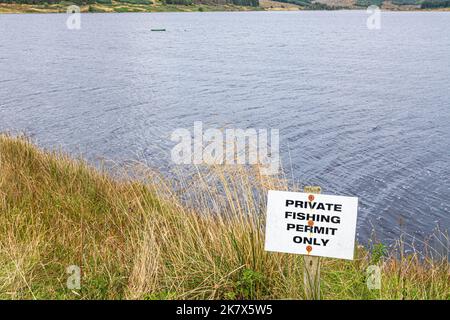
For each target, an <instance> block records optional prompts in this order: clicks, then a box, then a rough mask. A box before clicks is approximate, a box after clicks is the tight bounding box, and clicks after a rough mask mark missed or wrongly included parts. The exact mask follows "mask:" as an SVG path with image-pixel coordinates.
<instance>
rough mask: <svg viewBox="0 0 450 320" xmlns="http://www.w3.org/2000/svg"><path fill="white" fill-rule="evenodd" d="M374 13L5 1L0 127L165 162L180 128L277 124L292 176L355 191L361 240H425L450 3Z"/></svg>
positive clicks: (442, 211) (447, 67)
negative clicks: (373, 235)
mask: <svg viewBox="0 0 450 320" xmlns="http://www.w3.org/2000/svg"><path fill="white" fill-rule="evenodd" d="M367 16H368V15H367V14H366V13H365V12H363V11H361V12H348V11H341V12H250V13H161V14H84V15H82V17H81V18H82V25H81V26H82V29H81V30H79V31H73V30H68V29H67V28H66V26H65V22H66V19H67V16H66V15H30V14H27V15H0V36H1V37H0V131H7V130H11V131H15V132H17V131H21V132H26V133H27V134H29V135H31V136H33V137H34V138H35V139H37V141H38V142H39V143H40V144H41V145H42V146H45V147H52V148H54V147H60V146H62V147H63V149H64V150H67V151H69V152H71V153H72V154H75V155H79V154H80V153H82V154H84V155H85V156H86V157H87V158H88V159H90V160H91V161H95V160H96V159H98V157H104V158H106V159H112V160H115V161H118V162H120V161H125V160H130V159H139V160H145V161H147V162H148V163H149V164H152V165H154V166H158V167H160V168H162V169H163V170H166V172H167V170H169V168H170V167H171V166H172V164H171V161H170V148H171V147H172V146H173V143H172V142H171V141H170V135H171V133H172V131H173V130H174V128H179V127H182V128H192V126H193V122H194V121H203V123H204V126H205V127H215V128H224V127H231V128H248V127H254V128H278V129H280V134H281V140H280V145H281V151H282V155H283V163H284V166H285V167H288V168H289V169H292V172H291V173H292V174H293V175H294V176H295V178H296V179H298V180H299V181H301V182H302V183H304V184H314V185H315V184H318V185H321V186H323V188H324V192H325V193H329V194H342V195H355V196H358V197H359V198H360V213H359V218H358V233H359V238H360V239H366V238H367V237H368V236H369V234H370V230H371V229H372V227H375V229H377V231H378V235H379V236H380V237H381V239H382V240H384V241H389V240H390V239H392V238H396V237H397V235H398V233H399V231H400V229H401V230H402V231H404V232H406V233H407V234H408V235H409V236H410V237H415V238H417V239H419V240H421V239H423V238H424V236H427V235H429V234H431V233H432V231H433V229H434V228H435V227H436V226H437V225H440V227H441V229H443V230H448V228H449V226H450V165H449V164H450V36H449V34H450V13H438V12H434V13H431V12H426V13H418V12H417V13H383V14H382V17H381V18H382V21H381V27H382V28H381V30H368V29H367V27H366V19H367ZM151 28H166V29H167V32H151V31H150V29H151ZM191 130H192V129H191ZM289 154H290V155H289ZM291 166H292V168H291Z"/></svg>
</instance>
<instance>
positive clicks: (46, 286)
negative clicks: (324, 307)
mask: <svg viewBox="0 0 450 320" xmlns="http://www.w3.org/2000/svg"><path fill="white" fill-rule="evenodd" d="M125 171H127V172H130V170H122V171H121V172H120V173H117V176H116V177H114V178H113V177H111V176H110V175H109V174H106V173H104V172H99V171H98V170H95V169H93V168H91V167H89V166H88V165H86V164H85V163H84V162H82V161H75V160H72V159H70V158H68V157H67V156H64V155H61V154H58V153H48V152H44V151H42V150H40V149H38V148H36V147H35V146H34V145H33V144H31V143H30V142H28V141H27V140H24V139H18V138H12V137H9V136H4V135H3V136H0V298H2V299H11V298H16V299H44V298H47V299H93V298H99V299H130V298H135V299H178V298H187V299H197V298H206V299H210V298H211V299H217V298H225V299H241V298H254V299H263V298H274V299H282V298H289V299H291V298H292V299H303V298H304V292H303V284H302V279H303V271H302V259H301V257H299V256H294V255H287V254H276V253H268V252H265V251H264V250H263V238H264V233H263V226H264V218H263V217H264V214H262V213H263V212H264V203H265V198H264V197H258V196H257V195H258V194H259V192H255V191H262V193H261V194H264V190H267V189H269V188H277V189H286V184H285V180H283V179H281V178H270V179H269V178H263V177H260V176H258V174H257V173H251V172H249V171H248V170H246V169H243V168H215V169H214V170H211V171H209V172H208V173H207V174H206V173H205V172H202V173H201V174H200V173H199V174H198V176H195V177H192V179H193V180H192V179H189V180H180V182H178V184H177V186H176V188H174V186H173V185H169V184H167V183H166V182H165V181H164V180H163V179H162V178H160V177H159V176H158V175H157V174H154V173H152V172H151V171H150V170H148V169H146V168H144V167H140V166H134V167H133V168H132V172H133V173H134V174H136V173H138V174H139V176H140V177H141V178H145V180H146V181H147V183H146V184H145V185H144V184H143V183H141V182H136V181H131V180H130V179H125V178H124V177H126V174H125ZM213 186H214V187H213ZM194 188H195V190H196V192H195V193H190V191H192V190H193V189H194ZM181 198H184V201H183V202H182V201H181V200H180V199H181ZM370 264H377V265H379V266H380V267H381V268H382V288H381V290H369V289H367V286H366V268H367V266H368V265H370ZM69 265H78V266H81V267H82V275H83V278H82V288H81V290H79V291H71V290H68V289H67V288H66V280H67V277H68V275H67V274H66V268H67V267H68V266H69ZM449 280H450V269H449V264H448V260H447V259H442V260H439V259H431V258H427V259H424V260H421V259H419V258H418V257H417V256H415V255H410V256H403V255H400V256H396V255H394V252H391V253H388V254H387V255H386V256H383V252H380V250H375V251H374V252H372V254H371V253H370V252H369V251H368V250H366V249H364V248H362V247H358V248H357V249H356V259H355V260H354V261H343V260H334V259H326V260H324V261H323V268H322V296H323V298H325V299H380V298H381V299H450V284H449V283H450V281H449Z"/></svg>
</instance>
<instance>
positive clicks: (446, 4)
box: [420, 0, 450, 9]
mask: <svg viewBox="0 0 450 320" xmlns="http://www.w3.org/2000/svg"><path fill="white" fill-rule="evenodd" d="M420 7H421V8H422V9H436V8H450V1H448V0H446V1H424V2H423V3H422V4H421V5H420Z"/></svg>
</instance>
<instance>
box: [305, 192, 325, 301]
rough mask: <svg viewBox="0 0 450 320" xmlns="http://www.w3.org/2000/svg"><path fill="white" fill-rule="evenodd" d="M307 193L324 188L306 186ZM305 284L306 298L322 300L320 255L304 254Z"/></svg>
mask: <svg viewBox="0 0 450 320" xmlns="http://www.w3.org/2000/svg"><path fill="white" fill-rule="evenodd" d="M303 191H304V192H305V193H316V194H319V193H320V192H321V191H322V189H321V188H320V187H319V186H305V187H304V188H303ZM303 262H304V266H303V285H304V287H305V294H306V298H307V299H310V300H320V257H313V256H309V255H305V256H303Z"/></svg>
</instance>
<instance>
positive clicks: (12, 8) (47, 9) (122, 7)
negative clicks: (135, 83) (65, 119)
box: [0, 2, 450, 14]
mask: <svg viewBox="0 0 450 320" xmlns="http://www.w3.org/2000/svg"><path fill="white" fill-rule="evenodd" d="M271 3H273V2H271ZM284 5H285V4H284V3H279V6H278V7H264V6H260V7H245V6H236V5H215V6H211V5H189V6H185V5H138V4H125V3H120V4H119V3H114V4H110V5H106V4H91V5H82V6H80V9H81V12H82V13H132V12H134V13H136V12H140V13H156V12H238V11H239V12H245V11H346V10H348V11H365V8H364V7H360V8H358V7H348V8H345V7H343V8H335V9H333V10H327V9H308V8H303V7H300V6H284ZM67 7H68V6H67V5H64V4H52V5H38V4H33V5H31V4H9V3H8V4H7V3H0V14H2V13H5V14H8V13H10V14H22V13H34V14H41V13H46V14H47V13H64V14H65V13H66V10H67ZM381 10H382V11H386V12H450V8H432V9H420V8H410V7H408V8H401V7H395V8H383V7H381Z"/></svg>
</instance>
